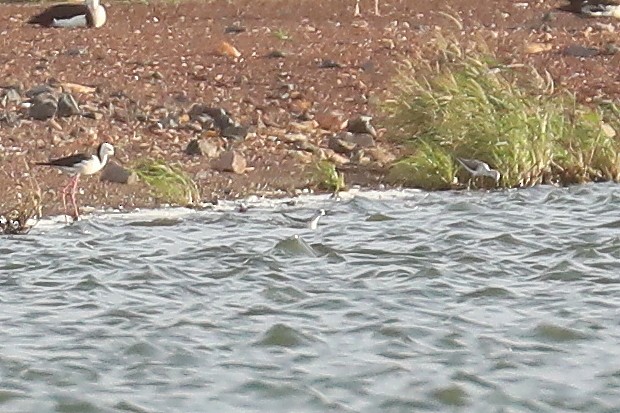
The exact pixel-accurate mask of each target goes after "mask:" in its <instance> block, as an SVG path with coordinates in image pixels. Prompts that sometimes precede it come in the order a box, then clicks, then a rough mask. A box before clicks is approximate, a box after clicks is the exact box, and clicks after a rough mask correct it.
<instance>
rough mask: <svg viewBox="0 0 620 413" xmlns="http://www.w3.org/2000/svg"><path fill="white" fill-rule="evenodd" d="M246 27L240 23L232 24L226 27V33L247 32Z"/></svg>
mask: <svg viewBox="0 0 620 413" xmlns="http://www.w3.org/2000/svg"><path fill="white" fill-rule="evenodd" d="M245 30H246V28H245V27H243V26H241V25H240V24H232V25H230V26H227V27H226V28H225V29H224V33H232V34H237V33H243V32H245Z"/></svg>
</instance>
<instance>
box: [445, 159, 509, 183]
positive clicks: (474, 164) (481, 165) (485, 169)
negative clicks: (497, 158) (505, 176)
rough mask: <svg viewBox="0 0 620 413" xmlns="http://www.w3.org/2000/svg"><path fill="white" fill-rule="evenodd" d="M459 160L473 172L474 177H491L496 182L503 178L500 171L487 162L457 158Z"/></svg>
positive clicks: (468, 170)
mask: <svg viewBox="0 0 620 413" xmlns="http://www.w3.org/2000/svg"><path fill="white" fill-rule="evenodd" d="M456 160H457V161H459V163H460V164H461V165H463V167H464V168H465V169H466V170H467V172H469V173H470V174H471V176H472V177H485V176H486V177H489V178H492V179H493V180H494V181H495V182H498V181H499V179H500V178H501V175H500V173H499V171H497V170H495V169H491V168H490V167H489V165H488V164H486V163H485V162H482V161H479V160H477V159H464V158H456Z"/></svg>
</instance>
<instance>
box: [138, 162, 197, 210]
mask: <svg viewBox="0 0 620 413" xmlns="http://www.w3.org/2000/svg"><path fill="white" fill-rule="evenodd" d="M132 169H133V170H134V171H135V172H136V174H137V175H138V177H139V178H140V179H141V180H142V181H143V182H145V183H146V184H147V185H148V186H150V187H151V188H152V190H153V192H154V194H155V196H156V197H158V198H159V199H161V200H163V201H164V202H168V203H171V204H177V205H192V204H195V203H196V202H198V201H200V192H199V191H198V186H197V185H196V183H195V182H194V181H193V179H192V178H191V177H190V176H189V175H188V174H187V173H185V172H184V171H183V170H182V169H181V168H180V167H178V166H176V165H170V164H167V163H166V162H164V161H162V160H151V159H145V160H142V161H140V162H139V163H138V164H137V165H136V166H135V167H134V168H132Z"/></svg>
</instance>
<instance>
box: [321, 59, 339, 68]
mask: <svg viewBox="0 0 620 413" xmlns="http://www.w3.org/2000/svg"><path fill="white" fill-rule="evenodd" d="M341 67H342V65H341V64H340V63H338V62H336V61H334V60H331V59H323V60H321V63H319V68H321V69H338V68H341Z"/></svg>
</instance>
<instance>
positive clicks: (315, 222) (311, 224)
mask: <svg viewBox="0 0 620 413" xmlns="http://www.w3.org/2000/svg"><path fill="white" fill-rule="evenodd" d="M324 215H325V210H324V209H319V210H318V211H316V212H315V213H314V215H312V216H311V217H310V219H309V220H308V222H307V223H306V226H307V227H308V228H310V229H317V228H318V226H319V220H320V219H321V217H322V216H324Z"/></svg>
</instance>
